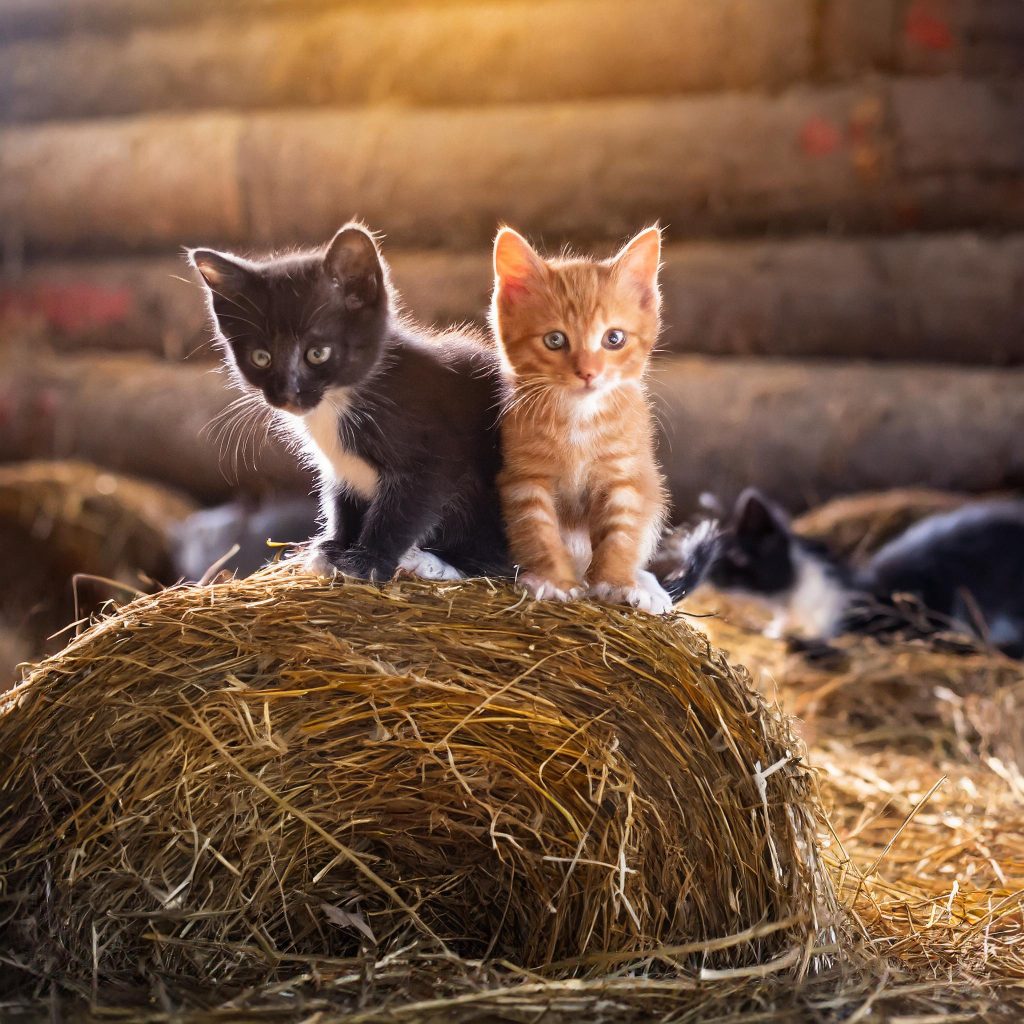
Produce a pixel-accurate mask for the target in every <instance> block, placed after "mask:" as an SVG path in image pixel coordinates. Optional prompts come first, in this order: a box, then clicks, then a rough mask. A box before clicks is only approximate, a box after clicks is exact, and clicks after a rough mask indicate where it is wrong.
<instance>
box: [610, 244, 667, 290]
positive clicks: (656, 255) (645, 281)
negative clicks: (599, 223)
mask: <svg viewBox="0 0 1024 1024" xmlns="http://www.w3.org/2000/svg"><path fill="white" fill-rule="evenodd" d="M660 266H661V228H659V227H653V228H647V229H646V230H645V231H641V232H640V234H639V235H637V236H636V237H635V238H633V239H631V240H630V241H629V242H627V243H626V244H625V245H624V246H623V247H622V250H621V251H620V252H619V254H618V256H616V257H615V269H616V270H617V271H618V273H619V274H621V275H623V276H624V277H625V278H626V279H627V280H629V281H631V282H632V283H633V284H635V285H636V287H637V288H638V289H639V290H640V291H641V292H642V293H643V294H645V295H650V296H652V297H654V298H655V300H657V298H658V294H659V293H658V268H659V267H660Z"/></svg>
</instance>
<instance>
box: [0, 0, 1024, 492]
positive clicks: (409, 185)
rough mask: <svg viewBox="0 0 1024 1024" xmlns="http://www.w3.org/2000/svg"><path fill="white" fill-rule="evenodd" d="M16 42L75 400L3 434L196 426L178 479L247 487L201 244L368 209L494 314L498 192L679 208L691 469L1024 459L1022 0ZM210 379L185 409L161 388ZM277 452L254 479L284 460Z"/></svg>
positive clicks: (541, 211)
mask: <svg viewBox="0 0 1024 1024" xmlns="http://www.w3.org/2000/svg"><path fill="white" fill-rule="evenodd" d="M243 11H244V17H242V16H240V14H241V12H243ZM0 40H3V42H0V101H2V102H0V222H2V223H3V224H4V226H5V232H4V256H5V260H4V266H5V268H6V273H5V276H4V277H3V278H2V279H0V329H2V328H3V325H5V324H6V325H7V330H8V333H9V332H10V330H12V329H13V328H12V327H11V324H12V323H13V324H16V325H17V328H18V329H19V330H24V329H25V328H26V325H27V326H28V328H29V329H30V330H39V329H42V331H43V332H44V333H45V335H46V337H47V340H48V342H50V343H51V344H52V345H54V346H56V348H57V349H58V351H62V352H63V353H64V355H60V356H58V357H56V358H55V359H52V358H51V357H49V356H43V357H40V358H39V359H38V360H36V362H35V368H34V369H32V370H31V371H29V370H28V369H27V368H26V367H27V364H26V363H25V362H24V361H22V362H21V363H20V364H19V367H20V368H19V369H18V370H17V373H19V374H29V375H30V376H31V379H32V382H33V383H31V384H30V386H28V391H27V394H29V395H33V394H36V393H37V392H38V391H39V390H40V389H41V390H42V392H43V393H44V394H53V393H59V394H60V395H61V396H62V403H63V404H62V411H61V415H62V416H63V417H64V418H65V420H66V421H67V422H66V423H65V425H64V428H63V429H62V430H61V431H59V432H56V433H55V432H54V431H52V430H49V429H43V430H41V431H39V432H33V431H32V430H30V429H29V428H28V427H27V426H26V424H25V423H23V422H22V421H21V420H18V419H17V418H16V416H15V414H17V415H19V416H20V415H22V413H23V411H24V409H25V408H26V407H27V406H26V405H25V403H26V402H29V403H31V401H32V399H29V398H25V397H24V396H21V395H19V393H18V389H17V386H16V384H14V383H12V384H11V386H10V387H9V389H7V390H4V391H3V393H0V415H2V416H4V417H5V421H10V422H11V423H13V424H14V427H15V429H14V430H9V431H6V432H5V435H4V439H3V442H2V443H3V447H4V451H3V453H2V454H3V456H4V457H6V458H24V457H28V456H30V455H43V454H45V455H53V454H60V455H70V456H75V455H79V456H85V457H90V458H94V459H99V460H100V461H101V462H104V463H105V464H112V465H115V466H117V467H118V468H126V469H130V470H133V471H139V472H145V471H146V466H147V465H148V455H147V454H146V451H147V448H153V449H154V450H156V449H158V448H160V447H161V441H162V439H163V438H165V437H167V436H171V437H177V436H178V435H179V434H180V435H181V436H180V438H179V443H177V444H176V445H175V451H176V452H183V453H184V454H182V455H180V460H181V462H182V465H181V466H180V467H178V468H176V469H174V471H173V473H172V475H173V477H174V479H175V481H176V482H177V483H179V484H184V485H185V486H188V487H189V488H190V489H191V490H192V491H193V493H195V494H196V495H197V496H199V497H201V498H204V499H208V498H212V497H218V496H220V495H221V494H223V493H225V492H226V491H227V490H229V489H231V488H232V486H233V485H232V484H231V483H229V482H228V481H226V480H225V479H224V474H223V473H222V472H221V471H220V468H219V467H217V466H214V463H216V461H217V457H218V456H217V451H216V448H215V446H211V445H210V444H206V446H205V447H203V443H201V442H197V441H196V439H195V436H194V432H193V427H194V426H195V423H193V422H192V421H193V420H195V421H196V422H198V420H199V419H204V420H206V419H209V418H211V417H212V416H214V415H216V413H217V412H218V411H219V410H220V408H221V407H222V405H223V402H224V401H225V395H224V393H222V392H221V391H219V390H218V389H219V388H221V384H220V382H219V381H218V380H217V378H214V377H206V376H205V370H200V369H197V370H195V371H190V370H186V369H182V368H181V367H179V366H175V365H173V364H174V363H175V362H177V361H179V360H181V359H183V358H184V357H186V356H189V355H192V356H193V358H194V359H198V360H200V361H202V360H207V361H208V360H209V359H210V358H212V357H213V353H212V352H211V351H210V349H209V347H208V346H207V345H206V344H205V342H206V339H207V338H208V329H207V328H206V325H205V311H204V309H203V304H202V301H201V296H200V294H199V290H198V289H197V288H196V287H195V285H194V283H193V282H192V281H191V280H190V279H189V278H190V275H189V274H188V273H187V271H186V268H185V266H184V264H183V262H182V261H181V260H180V257H179V256H178V252H179V251H180V247H181V246H183V245H187V244H197V243H204V244H214V245H223V246H229V247H230V246H235V247H238V248H240V249H243V250H251V249H257V250H259V249H264V248H267V247H275V246H277V247H281V246H287V245H292V244H295V243H308V242H314V241H319V240H322V239H324V238H325V237H327V236H328V235H329V234H330V233H331V231H333V229H334V228H335V227H336V226H337V224H338V223H339V222H340V221H342V220H344V219H346V218H348V217H349V216H351V215H353V214H357V215H360V216H362V217H364V218H365V219H366V220H367V221H369V222H370V223H371V224H372V225H373V226H374V227H376V228H379V229H380V230H382V231H384V232H385V233H386V242H385V248H386V252H387V253H388V255H389V257H390V258H391V260H392V263H393V265H394V270H395V279H396V281H397V283H398V285H399V287H400V289H401V291H402V293H403V295H404V298H405V300H406V303H407V305H408V306H409V308H410V310H411V311H412V312H413V313H415V314H416V315H417V316H418V317H419V318H420V319H422V320H426V321H430V322H439V323H445V322H451V321H454V320H475V321H478V322H479V321H480V320H481V319H482V317H483V312H484V310H485V308H486V303H487V293H488V289H489V273H490V270H489V263H490V261H489V258H488V251H487V250H488V242H489V239H490V237H491V235H492V233H493V231H494V228H495V226H496V224H497V223H498V222H500V221H509V222H512V223H514V224H516V225H517V226H518V227H520V228H522V229H523V230H525V231H527V232H529V233H530V234H532V235H533V236H534V237H535V238H536V239H537V241H538V242H541V243H543V244H544V245H545V246H546V247H547V248H549V249H557V248H558V247H559V246H560V245H561V244H563V243H565V242H574V243H576V244H578V245H580V246H586V247H587V248H592V249H596V250H597V251H604V252H610V251H612V249H613V247H614V246H615V245H616V244H617V242H619V241H620V240H621V238H622V237H623V236H624V235H625V234H627V233H628V232H629V231H631V230H634V229H636V228H637V227H639V226H640V225H642V224H643V223H645V222H649V221H653V220H661V221H662V222H663V223H664V224H665V226H666V233H667V240H668V245H667V248H666V265H665V271H664V290H665V307H666V321H667V327H666V333H665V337H664V339H663V347H664V348H665V349H667V350H668V351H669V352H670V353H672V354H673V355H675V356H679V357H685V356H692V355H693V354H700V355H707V356H712V357H716V359H717V357H728V358H723V359H720V360H717V361H716V359H712V360H709V361H693V360H692V359H685V358H684V359H680V360H679V361H677V362H670V363H667V364H666V369H665V372H664V374H663V375H662V378H661V379H662V380H664V381H669V382H671V384H670V385H668V384H660V385H658V388H659V391H660V392H662V393H664V394H665V404H666V408H667V409H668V410H669V411H668V413H667V416H666V451H668V445H669V443H670V442H671V444H672V450H673V453H672V454H671V455H670V456H668V462H669V465H670V467H671V472H670V477H671V479H672V484H673V489H674V492H675V495H676V497H677V499H679V500H680V501H686V502H689V501H691V500H692V499H693V498H694V496H695V493H696V491H697V490H698V489H699V488H700V487H701V486H703V487H707V486H712V487H714V488H716V489H718V490H719V491H721V492H722V494H723V496H725V495H728V494H729V493H730V492H731V491H732V490H734V489H735V487H736V486H739V485H741V484H742V483H745V482H758V483H762V484H765V485H766V486H769V487H771V488H772V489H775V490H778V489H781V488H785V491H784V493H786V494H787V495H788V497H789V500H790V501H791V503H792V504H794V505H799V504H801V503H802V502H805V501H809V500H811V499H813V498H818V497H826V496H828V495H829V494H831V493H834V492H835V491H837V490H845V489H849V488H852V487H856V486H882V487H884V486H891V485H896V484H913V483H916V482H920V481H921V480H932V481H933V482H936V483H938V482H941V483H945V484H948V485H950V486H955V487H959V488H971V487H997V486H1006V485H1011V486H1012V485H1014V484H1017V483H1019V482H1020V479H1021V478H1020V474H1019V467H1018V466H1017V465H1016V463H1015V461H1014V458H1013V442H1014V439H1015V437H1016V434H1017V432H1018V430H1019V422H1020V419H1019V409H1018V408H1017V405H1016V399H1015V397H1014V391H1015V390H1019V384H1018V380H1017V376H1016V371H1014V372H1011V373H998V372H995V371H993V370H992V369H991V368H993V367H997V366H1013V365H1015V364H1020V363H1021V362H1024V301H1022V295H1024V229H1022V224H1024V77H1022V76H1021V74H1020V69H1021V67H1022V66H1024V60H1022V58H1024V8H1022V7H1021V5H1020V4H1019V3H1017V2H1015V0H959V2H955V0H870V2H867V0H645V2H644V3H642V4H628V5H627V4H622V3H620V2H619V0H481V2H478V3H472V4H470V3H465V2H462V0H446V2H443V3H438V2H430V3H428V2H426V0H388V2H386V3H379V4H374V5H365V4H360V3H353V2H347V0H289V2H287V3H286V2H285V0H259V2H258V3H248V4H241V3H239V2H236V0H229V2H226V3H224V4H219V5H217V6H216V10H214V11H212V12H211V11H210V9H209V8H208V5H204V4H201V3H198V2H197V0H171V2H168V3H164V4H160V5H153V4H150V3H148V2H144V0H34V2H32V3H27V2H26V0H0ZM97 346H98V347H102V348H106V349H111V348H115V349H118V350H121V351H122V352H124V351H125V350H127V351H131V350H146V351H148V352H149V353H150V354H153V355H156V356H159V357H162V358H163V359H164V360H165V362H164V363H160V364H153V365H150V364H148V363H143V362H141V361H136V360H128V361H127V362H121V363H116V361H115V362H111V361H110V360H108V359H107V358H106V357H100V356H95V355H91V356H90V355H84V354H80V350H83V349H85V348H87V347H88V348H93V347H97ZM69 352H70V353H72V354H73V356H74V358H73V359H71V360H70V361H69V356H68V353H69ZM754 357H771V358H754ZM821 358H823V359H826V360H829V361H830V362H829V363H828V365H824V364H822V365H817V364H815V363H814V362H813V361H814V360H818V359H821ZM783 359H785V360H788V361H787V362H780V361H779V360H783ZM864 359H871V360H876V361H883V360H888V361H890V362H891V363H892V364H893V365H891V366H889V367H885V366H882V365H878V366H876V367H860V366H854V365H852V362H851V361H854V360H864ZM805 361H806V362H805ZM907 361H915V362H930V363H937V362H941V363H945V364H963V365H964V368H963V369H959V370H958V369H952V368H944V369H932V370H929V371H927V372H926V373H925V372H917V371H915V373H914V374H913V375H910V374H908V373H906V370H905V366H903V365H902V364H905V363H906V362H907ZM62 362H63V363H64V365H66V366H72V367H74V370H73V374H76V375H80V379H81V380H83V381H85V382H89V381H93V380H95V381H102V382H103V384H102V388H107V389H109V393H110V394H112V395H114V394H116V395H122V394H123V395H124V396H125V400H126V401H128V400H129V399H128V396H130V395H133V394H146V393H148V391H147V389H151V390H152V391H153V394H154V400H153V401H152V402H149V403H148V404H147V406H146V409H147V412H146V415H145V416H144V415H139V416H137V417H136V416H134V413H132V412H131V411H129V409H130V405H129V406H126V407H122V406H120V405H114V406H112V407H111V408H112V413H111V415H113V416H114V417H115V420H116V422H117V423H121V424H122V425H123V423H124V422H125V419H124V417H128V418H129V419H130V420H131V421H132V422H133V423H135V421H136V419H137V420H138V421H139V422H138V423H137V424H136V427H135V428H133V430H132V431H130V432H123V431H122V432H121V435H122V436H118V431H117V430H116V429H114V426H116V423H115V424H114V425H113V426H112V425H111V424H110V423H109V422H108V420H109V419H110V416H106V415H103V414H101V410H99V409H98V408H96V403H100V404H101V400H100V399H98V398H97V397H96V396H98V395H99V394H100V391H99V390H96V389H93V390H90V389H89V388H85V389H84V390H83V392H82V394H81V395H75V394H74V392H75V386H74V380H73V377H72V376H69V373H71V371H65V370H62V369H59V365H60V364H61V363H62ZM115 365H116V366H117V367H118V369H117V370H116V371H114V370H113V369H112V367H114V366H115ZM972 366H975V367H980V369H972V368H971V367H972ZM130 367H136V369H130ZM986 367H987V368H989V369H985V368H986ZM161 375H163V377H162V378H161V382H160V384H159V386H158V387H157V386H156V385H155V384H154V381H155V380H156V379H157V378H158V377H161ZM6 376H7V377H10V378H11V379H12V381H13V380H14V376H13V375H11V374H7V375H6ZM911 376H913V380H912V379H911ZM18 379H19V380H21V379H23V378H18ZM197 381H200V382H201V383H198V384H197ZM694 381H697V382H699V385H694V384H693V382H694ZM915 381H917V382H918V383H915ZM102 388H101V389H100V390H102ZM185 389H188V390H187V391H185ZM208 392H209V393H208ZM184 393H187V394H188V395H189V404H190V405H191V404H192V402H193V400H194V401H195V403H196V408H195V412H194V415H191V416H189V417H178V416H176V415H175V413H176V408H177V403H176V402H175V401H174V399H173V398H171V399H169V400H164V401H161V400H160V398H159V396H161V395H170V396H174V395H180V394H184ZM5 396H6V397H5ZM45 406H46V403H45V402H44V406H43V407H44V408H45ZM32 408H34V406H32ZM162 409H166V410H167V411H166V415H165V414H164V413H162V412H161V410H162ZM5 410H6V411H5ZM19 410H20V411H19ZM72 410H77V411H75V412H72ZM79 415H80V416H81V417H82V418H81V419H80V420H79V419H74V417H75V416H79ZM147 416H148V420H147V419H146V417H147ZM12 417H14V418H12ZM118 417H120V419H118ZM144 422H150V423H152V424H153V426H152V428H151V429H150V430H149V431H148V432H147V430H146V428H145V426H144ZM818 423H822V424H824V426H822V427H821V428H820V429H815V430H809V429H808V424H818ZM104 424H106V425H104ZM44 425H45V416H44ZM182 431H184V433H182ZM938 431H942V432H943V433H942V434H941V436H942V439H943V442H942V443H943V444H944V445H946V446H948V447H949V448H950V450H951V454H950V455H949V457H948V458H943V459H941V460H939V462H938V464H936V459H937V458H938V457H937V456H936V455H935V454H934V451H935V450H936V449H937V448H938V447H940V446H939V445H938V444H937V442H936V438H937V437H938V436H939V434H938V433H937V432H938ZM58 434H59V438H58ZM149 434H152V441H150V440H149V439H148V438H149ZM186 434H187V436H186ZM798 435H799V436H798ZM808 435H809V436H808ZM126 436H130V437H131V440H132V445H131V446H127V445H126V444H125V443H124V441H123V438H124V437H126ZM19 438H20V439H22V440H19ZM68 438H72V440H71V441H70V442H69V441H68ZM961 445H963V446H964V447H963V449H962V451H961V447H960V446H961ZM69 446H70V447H71V449H72V450H69V451H68V450H65V449H67V448H68V447H69ZM929 446H930V450H931V454H926V453H925V450H926V449H928V448H929ZM126 447H133V448H134V450H135V452H134V453H133V452H132V451H126V450H124V449H125V448H126ZM164 447H166V446H164ZM40 449H45V450H43V451H41V450H40ZM200 449H202V450H201V451H200ZM812 449H813V452H812ZM267 451H268V452H272V453H273V452H276V454H272V455H271V456H269V458H270V460H271V461H269V462H264V463H262V466H261V470H260V471H259V472H258V473H256V474H252V482H251V486H253V487H255V486H258V485H259V483H258V481H262V482H263V483H266V482H267V481H269V482H271V483H272V484H275V485H278V486H291V485H293V484H294V482H295V481H296V480H297V479H298V477H296V475H295V471H294V470H293V469H291V468H290V465H289V463H288V462H287V460H286V459H285V458H284V457H283V456H281V454H280V452H277V451H276V449H274V448H273V446H270V447H269V448H268V449H267ZM736 452H749V453H750V454H749V458H748V459H747V460H746V461H748V462H749V463H750V464H749V465H746V464H745V463H744V458H746V457H744V458H739V457H737V456H736V455H735V453H736ZM175 458H179V456H178V455H175ZM275 460H276V461H275ZM929 474H931V475H929ZM229 475H230V474H229ZM702 475H703V476H702ZM244 476H245V474H243V478H244ZM699 479H703V483H702V484H698V480H699ZM240 486H242V487H243V488H245V487H248V486H250V484H247V483H245V481H244V479H243V482H242V483H241V485H240Z"/></svg>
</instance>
